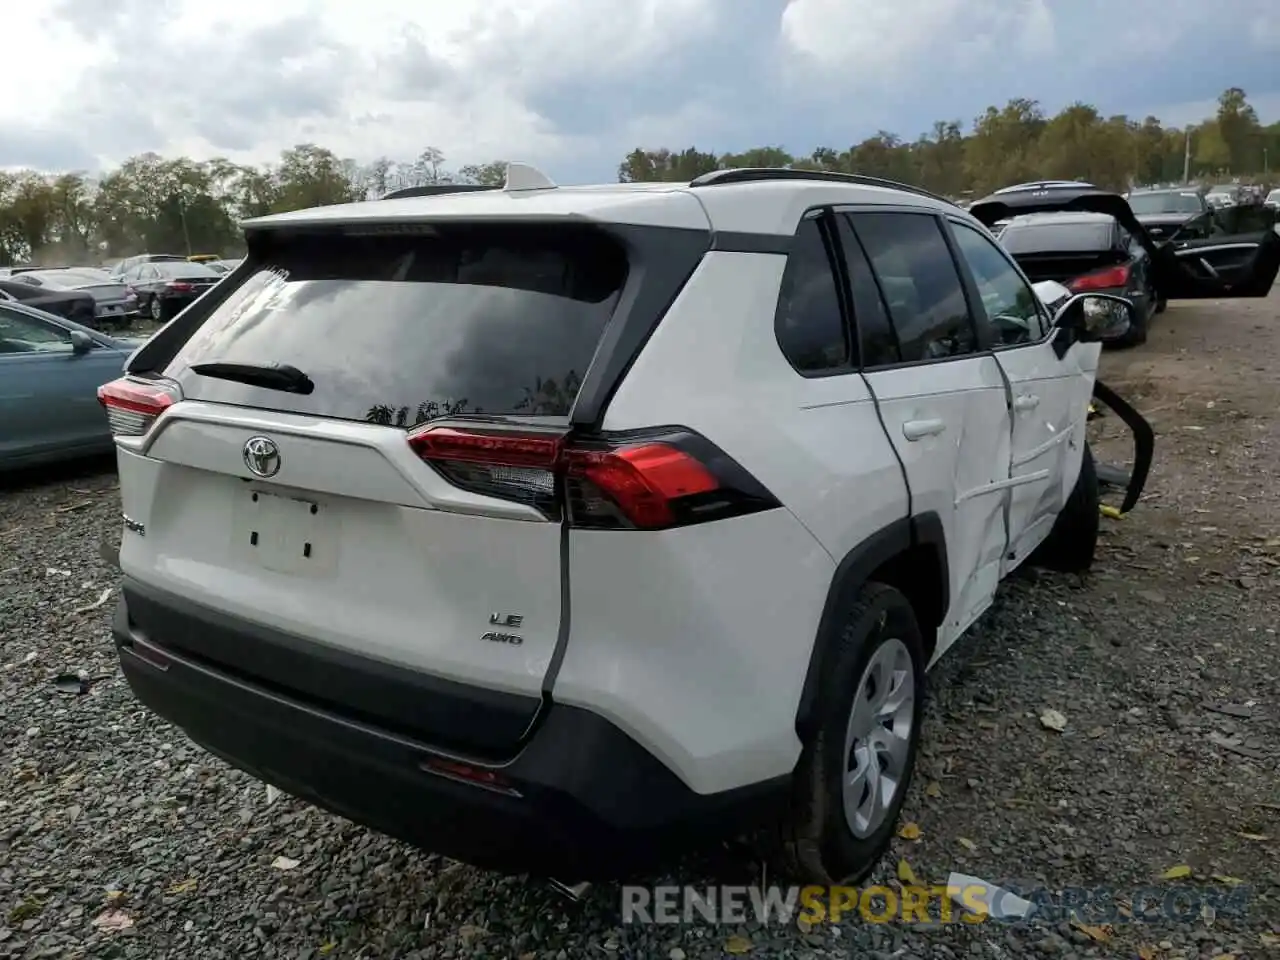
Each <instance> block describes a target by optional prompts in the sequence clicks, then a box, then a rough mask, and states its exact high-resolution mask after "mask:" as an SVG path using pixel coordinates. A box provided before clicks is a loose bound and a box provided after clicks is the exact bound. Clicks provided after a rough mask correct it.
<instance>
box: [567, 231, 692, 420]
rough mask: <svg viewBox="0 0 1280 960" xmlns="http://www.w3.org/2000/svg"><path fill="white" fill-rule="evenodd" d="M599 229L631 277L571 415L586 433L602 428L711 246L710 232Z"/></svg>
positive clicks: (584, 378) (570, 417)
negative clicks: (615, 245) (620, 253)
mask: <svg viewBox="0 0 1280 960" xmlns="http://www.w3.org/2000/svg"><path fill="white" fill-rule="evenodd" d="M598 226H599V228H600V229H601V230H603V231H605V232H606V233H608V234H610V235H611V236H613V237H614V238H615V239H617V240H618V241H620V242H621V243H622V244H623V246H624V247H625V248H626V251H627V262H628V265H629V272H628V274H627V282H626V285H625V286H624V287H623V290H622V296H621V298H620V299H619V301H618V306H617V307H616V309H615V310H614V312H613V317H612V319H610V321H609V323H608V325H606V327H605V330H604V335H603V337H601V340H600V344H599V345H598V346H597V347H596V353H595V356H594V358H593V359H592V361H591V365H590V366H589V367H588V368H587V372H586V374H585V375H584V376H583V378H582V385H581V386H580V387H579V390H578V396H577V399H576V400H575V401H574V404H573V410H572V411H570V413H569V420H570V422H571V423H573V424H574V426H576V427H580V428H586V429H589V430H598V429H599V428H600V426H601V424H602V421H603V420H604V414H605V409H606V408H607V407H608V405H609V401H610V400H612V399H613V395H614V393H615V392H616V391H617V389H618V386H619V385H620V384H621V383H622V380H623V378H624V377H625V376H626V375H627V371H628V370H630V369H631V365H632V364H633V363H635V360H636V357H638V356H639V355H640V351H641V350H643V349H644V346H645V344H646V343H648V342H649V338H650V337H651V336H652V335H653V332H654V330H656V329H657V327H658V324H659V323H660V322H661V320H662V318H663V317H664V316H665V315H666V312H667V310H668V309H669V308H670V307H671V304H672V303H674V302H675V299H676V297H678V296H679V295H680V291H681V290H683V289H684V286H685V284H686V283H688V281H689V278H690V277H691V276H693V272H694V271H695V270H696V269H697V268H698V265H699V264H700V263H701V262H702V258H703V256H704V255H705V254H706V253H707V251H709V250H710V249H711V245H712V234H711V231H710V230H694V229H677V228H674V227H654V226H636V225H632V224H620V223H602V224H599V225H598Z"/></svg>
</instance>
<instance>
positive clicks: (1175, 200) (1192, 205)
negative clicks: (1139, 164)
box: [1129, 192, 1204, 216]
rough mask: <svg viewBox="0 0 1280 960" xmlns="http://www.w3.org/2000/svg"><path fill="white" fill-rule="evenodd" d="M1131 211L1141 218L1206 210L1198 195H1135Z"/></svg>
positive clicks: (1130, 202)
mask: <svg viewBox="0 0 1280 960" xmlns="http://www.w3.org/2000/svg"><path fill="white" fill-rule="evenodd" d="M1129 209H1130V210H1132V211H1133V212H1134V213H1136V214H1138V215H1139V216H1145V215H1148V214H1160V213H1199V212H1200V211H1201V210H1202V209H1204V204H1203V203H1202V202H1201V200H1200V195H1199V194H1198V193H1190V192H1187V193H1135V194H1132V195H1131V196H1130V197H1129Z"/></svg>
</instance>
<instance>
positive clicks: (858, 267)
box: [836, 215, 902, 367]
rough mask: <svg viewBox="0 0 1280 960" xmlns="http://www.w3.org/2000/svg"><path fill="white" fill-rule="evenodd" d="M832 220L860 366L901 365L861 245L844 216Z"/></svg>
mask: <svg viewBox="0 0 1280 960" xmlns="http://www.w3.org/2000/svg"><path fill="white" fill-rule="evenodd" d="M836 220H837V223H838V225H839V227H838V229H839V235H840V250H841V253H842V254H843V255H844V266H845V272H846V273H847V274H848V276H849V289H850V292H851V293H852V294H853V312H854V316H855V317H856V318H857V326H858V355H859V357H860V358H861V359H862V365H863V366H864V367H884V366H889V365H891V364H895V363H901V362H902V353H901V352H900V351H899V349H898V335H897V334H896V333H895V332H894V329H893V324H892V323H890V322H889V312H888V310H887V309H886V308H885V305H884V299H883V298H882V297H881V296H880V288H879V286H877V284H876V278H875V275H874V274H873V273H872V272H871V264H870V263H868V262H867V256H866V253H865V252H863V249H862V244H860V243H859V242H858V238H857V237H856V236H855V235H854V232H853V227H852V226H850V224H849V219H848V217H847V216H845V215H841V216H839V217H837V218H836Z"/></svg>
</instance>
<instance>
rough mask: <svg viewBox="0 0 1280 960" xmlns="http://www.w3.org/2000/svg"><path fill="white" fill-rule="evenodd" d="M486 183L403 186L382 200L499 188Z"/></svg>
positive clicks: (499, 188)
mask: <svg viewBox="0 0 1280 960" xmlns="http://www.w3.org/2000/svg"><path fill="white" fill-rule="evenodd" d="M501 189H502V188H501V187H498V186H493V185H490V184H487V183H430V184H427V185H426V186H422V187H405V188H404V189H403V190H392V191H391V192H390V193H388V194H387V195H386V196H385V197H383V198H382V199H383V200H403V199H405V198H407V197H437V196H439V195H440V194H443V193H473V192H475V191H476V190H501Z"/></svg>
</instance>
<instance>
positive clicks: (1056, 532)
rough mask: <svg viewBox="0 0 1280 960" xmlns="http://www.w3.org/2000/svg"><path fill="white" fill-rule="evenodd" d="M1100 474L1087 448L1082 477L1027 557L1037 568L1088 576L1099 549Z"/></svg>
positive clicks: (1082, 465)
mask: <svg viewBox="0 0 1280 960" xmlns="http://www.w3.org/2000/svg"><path fill="white" fill-rule="evenodd" d="M1098 505H1099V501H1098V471H1097V468H1096V467H1095V465H1094V462H1093V451H1091V450H1090V449H1089V445H1088V444H1087V443H1086V444H1085V445H1084V458H1083V459H1082V460H1081V461H1080V476H1079V477H1077V478H1076V485H1075V487H1073V488H1072V490H1071V496H1069V497H1068V498H1067V502H1066V504H1065V505H1064V506H1063V508H1062V512H1061V513H1059V514H1058V519H1057V520H1056V521H1054V524H1053V529H1052V530H1050V531H1049V536H1047V537H1045V539H1044V542H1043V543H1041V544H1040V546H1038V547H1036V549H1035V552H1033V553H1032V554H1031V556H1030V557H1028V558H1027V563H1028V564H1030V565H1031V566H1033V567H1043V568H1044V569H1046V570H1056V571H1058V572H1059V573H1085V572H1087V571H1088V570H1089V568H1090V567H1091V566H1093V558H1094V554H1095V553H1097V549H1098Z"/></svg>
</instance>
